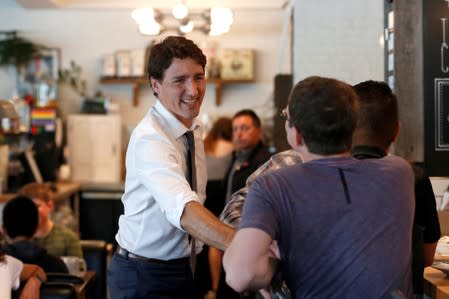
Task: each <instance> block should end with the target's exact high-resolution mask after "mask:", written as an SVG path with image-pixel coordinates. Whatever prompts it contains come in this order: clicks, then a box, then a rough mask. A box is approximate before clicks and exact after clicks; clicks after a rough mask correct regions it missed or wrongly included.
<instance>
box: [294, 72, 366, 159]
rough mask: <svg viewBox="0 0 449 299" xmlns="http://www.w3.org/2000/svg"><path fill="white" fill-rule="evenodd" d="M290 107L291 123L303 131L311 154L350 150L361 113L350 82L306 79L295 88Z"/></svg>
mask: <svg viewBox="0 0 449 299" xmlns="http://www.w3.org/2000/svg"><path fill="white" fill-rule="evenodd" d="M288 109H289V114H290V119H289V125H290V126H295V127H296V128H297V129H298V130H299V131H300V132H301V134H302V137H303V138H304V142H305V144H306V146H307V148H308V150H309V151H310V152H311V153H315V154H321V155H331V154H338V153H342V152H345V151H348V150H350V148H351V142H352V133H353V131H354V129H355V126H356V123H357V113H358V98H357V95H356V93H355V92H354V90H353V89H352V87H351V86H350V85H348V84H346V83H344V82H342V81H338V80H336V79H331V78H323V77H317V76H314V77H309V78H306V79H304V80H302V81H300V82H298V83H297V84H296V85H295V87H294V88H293V90H292V92H291V94H290V99H289V102H288Z"/></svg>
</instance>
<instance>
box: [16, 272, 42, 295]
mask: <svg viewBox="0 0 449 299" xmlns="http://www.w3.org/2000/svg"><path fill="white" fill-rule="evenodd" d="M41 284H42V282H41V280H40V279H39V278H37V277H36V276H33V277H30V278H29V279H28V280H27V282H26V284H25V286H24V287H23V289H22V292H21V293H20V299H39V298H40V288H41Z"/></svg>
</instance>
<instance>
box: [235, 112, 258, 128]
mask: <svg viewBox="0 0 449 299" xmlns="http://www.w3.org/2000/svg"><path fill="white" fill-rule="evenodd" d="M240 116H249V117H251V119H252V120H253V125H254V126H255V127H256V128H260V127H261V125H262V123H261V122H260V118H259V116H257V114H256V112H254V111H253V110H251V109H243V110H240V111H238V112H237V113H235V114H234V116H233V117H232V120H234V119H236V118H237V117H240Z"/></svg>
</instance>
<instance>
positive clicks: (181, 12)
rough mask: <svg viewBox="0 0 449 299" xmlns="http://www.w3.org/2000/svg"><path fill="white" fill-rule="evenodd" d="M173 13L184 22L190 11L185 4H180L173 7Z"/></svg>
mask: <svg viewBox="0 0 449 299" xmlns="http://www.w3.org/2000/svg"><path fill="white" fill-rule="evenodd" d="M172 13H173V16H174V17H175V18H177V19H178V20H182V19H184V18H185V17H186V16H187V15H188V14H189V10H188V9H187V7H186V6H185V5H184V4H183V3H181V2H179V3H178V4H176V5H175V6H173V10H172Z"/></svg>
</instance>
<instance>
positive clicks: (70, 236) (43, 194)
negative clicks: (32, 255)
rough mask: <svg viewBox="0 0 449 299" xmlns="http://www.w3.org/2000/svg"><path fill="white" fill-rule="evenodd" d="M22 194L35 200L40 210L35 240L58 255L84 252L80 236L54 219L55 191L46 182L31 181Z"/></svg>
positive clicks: (78, 254) (78, 255) (72, 254)
mask: <svg viewBox="0 0 449 299" xmlns="http://www.w3.org/2000/svg"><path fill="white" fill-rule="evenodd" d="M19 194H20V195H24V196H27V197H29V198H31V199H32V200H33V202H34V203H35V204H36V206H37V207H38V211H39V224H38V227H37V231H36V233H35V235H34V237H35V239H34V242H35V243H36V244H37V245H39V246H41V247H44V248H46V249H47V251H48V253H50V254H53V255H56V256H77V257H80V258H82V257H83V252H82V249H81V245H80V240H79V238H78V236H77V235H76V234H75V233H74V232H73V231H71V230H70V229H68V228H65V227H63V226H61V225H58V224H56V223H54V222H53V221H52V219H51V218H50V214H51V212H52V211H53V209H54V202H53V192H52V190H51V189H50V187H49V186H48V185H46V184H41V183H29V184H27V185H25V186H23V187H22V188H21V189H20V190H19Z"/></svg>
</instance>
